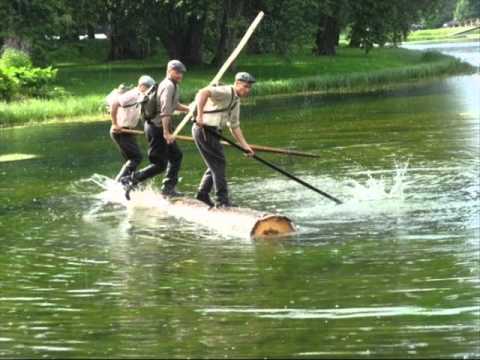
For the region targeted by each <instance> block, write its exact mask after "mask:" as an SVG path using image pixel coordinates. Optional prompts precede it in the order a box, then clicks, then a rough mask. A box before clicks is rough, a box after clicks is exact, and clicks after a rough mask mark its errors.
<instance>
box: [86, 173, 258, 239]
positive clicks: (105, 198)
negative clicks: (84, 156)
mask: <svg viewBox="0 0 480 360" xmlns="http://www.w3.org/2000/svg"><path fill="white" fill-rule="evenodd" d="M81 183H82V184H83V185H85V184H90V185H94V187H95V188H96V189H97V190H98V187H100V188H101V189H102V190H103V191H101V192H100V193H96V194H95V195H91V196H92V197H93V198H95V199H97V200H98V203H97V204H96V205H94V206H93V207H92V208H90V210H89V211H88V212H87V214H84V216H83V217H84V219H85V220H87V221H95V220H97V219H98V218H101V217H102V216H104V215H105V214H107V216H108V212H106V210H105V208H106V206H107V205H108V204H117V205H119V204H120V205H123V206H124V208H123V207H122V208H123V209H125V210H124V211H127V214H130V217H134V213H135V212H138V211H140V210H141V209H143V210H144V209H147V210H148V213H149V218H156V219H159V218H166V217H168V216H171V217H174V218H177V219H181V220H186V221H187V222H189V223H191V224H196V225H201V226H202V227H203V228H208V229H211V230H214V231H215V232H216V233H217V234H218V235H224V236H235V237H240V238H243V239H250V230H251V229H252V227H253V225H254V223H255V221H256V219H257V217H258V215H259V213H258V212H254V211H242V209H240V208H236V209H235V211H232V212H230V211H225V210H224V211H217V210H209V208H208V207H207V206H206V205H203V204H201V203H198V202H193V203H192V202H189V201H187V200H188V199H187V200H185V201H178V202H175V201H173V202H171V201H169V200H167V199H165V198H164V197H163V196H162V195H161V194H160V193H159V192H157V191H156V190H155V189H153V187H152V186H149V185H147V186H144V187H143V188H142V189H139V190H137V191H134V192H132V193H131V200H130V201H128V200H126V198H125V195H124V194H125V191H124V190H123V188H122V185H121V184H119V183H118V182H116V181H115V180H113V179H111V178H109V177H106V176H103V175H99V174H94V175H93V176H91V177H90V178H88V179H84V180H81ZM83 189H84V190H83V191H89V193H90V194H91V193H93V192H94V191H92V190H93V189H90V188H89V187H87V188H86V189H85V187H84V186H83ZM122 217H124V216H119V218H122ZM152 225H153V226H156V227H158V226H159V225H158V224H152Z"/></svg>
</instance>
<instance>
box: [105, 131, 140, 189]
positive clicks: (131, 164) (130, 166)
mask: <svg viewBox="0 0 480 360" xmlns="http://www.w3.org/2000/svg"><path fill="white" fill-rule="evenodd" d="M110 137H111V138H112V140H113V142H114V143H115V144H116V145H117V147H118V150H120V154H122V157H123V159H124V160H125V163H124V164H123V166H122V168H121V169H120V172H119V173H118V174H117V176H116V177H115V180H116V181H119V180H120V178H121V177H123V176H129V175H131V174H132V173H133V172H134V171H135V170H136V169H137V167H138V166H139V165H140V163H141V162H142V153H141V151H140V147H139V146H138V144H137V140H136V139H135V135H133V134H124V133H114V132H112V131H110Z"/></svg>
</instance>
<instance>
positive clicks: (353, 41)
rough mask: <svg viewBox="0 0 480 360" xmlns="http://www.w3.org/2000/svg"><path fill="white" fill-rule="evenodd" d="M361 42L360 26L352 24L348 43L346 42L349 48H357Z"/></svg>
mask: <svg viewBox="0 0 480 360" xmlns="http://www.w3.org/2000/svg"><path fill="white" fill-rule="evenodd" d="M361 43H362V37H361V35H360V28H359V26H358V25H356V24H355V25H353V27H352V31H351V33H350V43H349V44H348V46H349V47H351V48H359V47H360V45H361Z"/></svg>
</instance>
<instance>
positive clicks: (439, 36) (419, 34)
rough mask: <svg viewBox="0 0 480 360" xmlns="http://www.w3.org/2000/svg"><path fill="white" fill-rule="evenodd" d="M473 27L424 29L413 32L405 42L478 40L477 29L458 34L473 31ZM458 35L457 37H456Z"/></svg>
mask: <svg viewBox="0 0 480 360" xmlns="http://www.w3.org/2000/svg"><path fill="white" fill-rule="evenodd" d="M473 28H474V27H473V26H461V27H451V28H440V29H426V30H417V31H413V32H412V33H410V34H409V35H408V38H407V41H431V40H449V41H450V40H454V39H458V40H474V39H476V40H478V39H480V31H479V30H478V29H477V30H475V31H472V32H468V33H466V34H459V33H462V32H464V31H467V30H469V29H473ZM457 34H459V35H457Z"/></svg>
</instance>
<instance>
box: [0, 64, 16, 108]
mask: <svg viewBox="0 0 480 360" xmlns="http://www.w3.org/2000/svg"><path fill="white" fill-rule="evenodd" d="M16 89H17V86H16V84H15V81H14V80H13V79H12V78H11V77H10V76H9V75H8V74H6V73H5V70H4V69H3V68H2V67H1V66H0V100H7V101H8V100H11V98H12V96H13V94H14V93H15V91H16Z"/></svg>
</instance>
